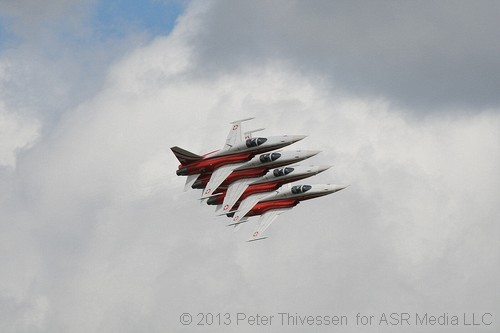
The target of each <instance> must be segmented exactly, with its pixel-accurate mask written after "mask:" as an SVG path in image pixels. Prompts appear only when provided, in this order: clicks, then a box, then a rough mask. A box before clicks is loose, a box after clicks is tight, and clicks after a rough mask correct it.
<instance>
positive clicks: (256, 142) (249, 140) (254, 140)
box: [245, 138, 267, 148]
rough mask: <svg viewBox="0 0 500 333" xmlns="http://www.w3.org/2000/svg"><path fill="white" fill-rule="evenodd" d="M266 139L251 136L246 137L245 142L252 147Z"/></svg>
mask: <svg viewBox="0 0 500 333" xmlns="http://www.w3.org/2000/svg"><path fill="white" fill-rule="evenodd" d="M266 141H267V139H266V138H253V139H248V140H247V141H246V142H245V143H246V145H247V147H248V148H252V147H257V146H260V145H261V144H263V143H264V142H266Z"/></svg>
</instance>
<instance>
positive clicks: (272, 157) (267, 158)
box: [259, 153, 281, 163]
mask: <svg viewBox="0 0 500 333" xmlns="http://www.w3.org/2000/svg"><path fill="white" fill-rule="evenodd" d="M280 157H281V154H280V153H268V154H262V155H260V157H259V159H260V161H261V162H262V163H268V162H272V161H276V160H277V159H278V158H280Z"/></svg>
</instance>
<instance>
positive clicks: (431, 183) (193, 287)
mask: <svg viewBox="0 0 500 333" xmlns="http://www.w3.org/2000/svg"><path fill="white" fill-rule="evenodd" d="M196 10H197V8H191V9H189V10H188V13H187V15H186V16H185V17H184V18H183V19H182V20H181V21H180V23H179V25H178V26H177V27H176V30H175V31H174V32H173V33H172V34H171V35H169V36H168V37H161V38H157V39H156V40H155V41H153V42H152V43H151V44H149V45H146V46H144V47H142V48H138V49H136V50H135V51H134V52H133V53H131V54H130V55H128V56H125V57H124V58H123V59H122V60H121V61H120V62H118V63H116V64H115V65H114V66H113V68H112V69H110V72H109V75H108V78H107V81H106V83H105V84H104V86H103V88H102V89H101V90H100V92H99V93H98V94H97V95H96V96H95V97H94V98H92V99H89V100H87V101H85V102H84V103H82V104H80V105H79V106H78V107H77V108H75V109H72V110H70V111H69V112H67V113H64V114H63V116H62V117H61V119H60V121H59V122H58V123H57V125H55V126H54V130H53V131H52V132H50V133H44V135H45V137H44V138H43V140H40V141H39V142H38V143H37V144H35V145H34V146H33V147H32V148H31V149H30V150H29V151H26V152H25V153H24V154H22V156H21V157H20V158H19V161H18V164H17V166H16V170H15V174H12V173H8V174H0V180H1V181H2V182H3V183H6V184H8V185H9V186H7V187H5V188H4V187H2V189H1V190H0V191H2V195H1V196H0V198H2V201H0V205H1V206H2V209H1V210H0V212H1V213H0V214H1V215H0V220H1V224H0V227H1V231H2V232H1V233H0V244H1V247H2V249H1V251H0V261H1V262H2V265H0V286H1V287H0V306H1V308H2V309H4V310H5V311H1V312H4V313H9V314H10V315H9V316H8V317H5V318H3V317H2V325H4V326H3V327H4V328H6V330H10V331H20V328H22V331H28V332H29V331H33V332H38V331H42V332H45V331H47V332H48V331H50V332H67V331H70V332H89V331H100V332H115V331H121V332H141V331H144V332H163V331H165V330H174V331H176V330H181V329H182V330H186V331H189V329H191V330H193V331H194V330H197V327H194V326H192V327H182V326H181V325H180V324H179V321H178V320H179V319H178V317H179V315H180V314H181V313H182V312H191V313H193V314H195V313H197V312H199V311H211V312H223V313H224V312H227V311H230V312H233V313H234V312H238V311H245V312H248V313H266V312H268V313H277V312H282V311H289V312H292V313H295V312H299V313H301V314H320V315H324V314H333V313H346V314H348V315H352V314H355V313H356V312H358V311H365V312H372V313H380V312H383V311H421V312H422V311H423V312H432V311H436V312H437V313H438V314H441V313H442V312H453V311H457V312H460V313H461V312H472V311H488V312H492V313H495V314H500V311H499V310H500V308H499V307H498V302H497V300H498V296H499V294H498V288H496V284H497V283H496V281H497V280H498V277H499V275H500V271H499V266H498V265H497V264H495V263H498V262H499V260H500V257H499V253H498V245H497V244H498V241H497V239H496V235H498V231H499V227H498V225H497V224H496V223H495V220H494V219H495V217H496V216H498V215H499V210H498V207H497V205H496V203H495V198H498V196H499V195H500V193H499V191H500V186H498V185H499V178H498V176H497V175H496V172H495V171H496V170H497V169H498V167H499V164H500V156H499V152H500V150H499V149H498V145H499V141H500V138H499V137H498V134H497V129H498V128H499V122H500V119H499V118H500V117H499V116H498V112H482V113H479V114H476V115H462V116H457V117H455V118H445V117H428V118H426V119H420V120H413V119H408V118H405V114H406V113H405V112H400V110H397V109H394V107H393V106H392V105H391V103H390V102H389V101H385V100H370V99H360V98H357V97H356V96H347V95H341V94H334V93H332V92H331V91H330V90H329V89H328V88H327V86H326V85H325V81H324V80H323V78H322V77H321V76H305V75H304V74H303V73H300V72H298V71H296V70H294V69H293V68H292V67H290V66H289V65H287V64H286V63H282V62H279V61H276V62H271V63H266V64H260V65H258V66H257V65H256V66H255V67H253V68H252V69H251V70H250V69H245V70H241V71H234V72H230V73H226V74H223V75H222V74H221V75H218V76H215V77H211V78H207V77H205V76H202V75H199V74H200V73H198V72H196V68H197V67H196V66H194V64H193V61H192V58H191V56H192V55H193V53H194V52H195V50H193V49H192V48H191V46H190V44H189V41H190V40H191V37H192V35H191V34H193V33H197V30H196V29H197V28H196V24H198V21H197V15H200V13H199V12H197V11H196ZM193 11H194V12H193ZM193 26H194V27H195V28H193ZM201 28H202V27H200V29H201ZM247 115H253V116H256V117H257V119H255V120H254V121H252V123H248V126H252V127H253V126H255V127H266V128H267V129H266V134H269V135H277V134H282V133H290V134H308V135H309V137H308V138H307V139H305V140H303V141H302V142H300V143H299V144H297V145H296V146H297V147H301V148H308V149H317V148H320V149H322V150H323V152H322V153H321V154H320V155H318V156H316V157H314V158H313V159H311V160H310V163H317V164H325V163H332V164H334V168H333V169H332V170H330V171H327V172H325V173H323V174H321V175H319V176H317V177H316V179H311V182H312V181H314V182H328V181H333V182H338V183H350V184H352V186H351V187H349V188H348V189H346V190H344V191H341V192H339V193H336V194H334V195H331V196H329V197H325V198H320V199H318V200H312V201H310V202H304V203H301V204H300V205H298V206H297V207H296V208H295V209H294V210H293V212H289V213H287V214H284V215H282V216H281V217H280V218H279V220H278V221H277V222H276V223H275V224H273V226H272V227H271V229H270V230H269V235H270V238H269V239H268V240H266V241H265V242H260V243H255V244H247V243H245V242H244V240H246V239H247V236H248V234H249V231H250V229H249V227H248V226H247V227H246V228H245V227H244V228H242V230H241V231H240V232H238V233H233V232H231V230H228V228H226V227H225V226H224V222H226V221H224V219H223V218H214V217H212V215H211V214H212V208H211V207H207V206H200V205H199V204H198V202H197V200H196V199H197V198H198V193H196V192H194V191H190V192H187V193H183V192H182V188H183V184H184V179H183V178H182V177H177V176H176V175H175V169H176V167H177V161H176V160H175V158H174V157H173V155H172V154H171V152H170V151H169V149H168V148H169V147H170V146H173V145H179V146H181V147H184V148H186V149H189V150H192V151H193V152H195V153H204V152H207V151H209V150H211V149H217V148H219V147H220V146H222V144H223V142H224V139H225V135H226V131H227V126H228V124H227V123H228V122H229V121H231V120H234V119H240V118H243V117H245V116H247ZM21 128H22V127H21ZM15 133H16V134H15V135H14V137H15V136H19V137H23V138H24V136H22V135H21V134H20V132H19V130H16V131H15ZM9 137H11V135H9ZM26 137H27V136H26ZM21 141H23V140H21V139H19V142H21ZM24 141H29V140H28V139H24ZM16 142H17V141H16ZM17 146H18V147H20V146H19V144H17ZM5 191H9V194H10V195H8V196H7V195H6V192H5ZM205 329H206V331H214V332H215V331H217V332H220V331H228V332H229V331H231V332H232V331H234V330H235V327H234V326H232V327H222V328H221V327H205ZM289 329H290V328H289V327H280V326H273V328H272V330H273V331H283V332H285V331H289ZM464 329H465V328H464V327H461V328H458V329H456V330H455V329H454V330H453V331H454V332H455V331H456V332H460V331H463V330H464ZM488 329H489V328H488ZM238 330H239V331H242V332H246V331H252V330H254V328H253V327H249V326H244V327H239V328H238ZM314 331H316V329H315V330H314ZM345 331H346V332H349V331H352V332H354V331H358V329H357V327H356V326H354V325H350V326H349V327H348V328H347V329H345ZM371 331H383V330H379V327H374V328H373V330H371ZM406 331H408V332H411V331H419V328H415V327H412V328H410V329H409V330H406ZM429 331H433V328H429ZM485 331H487V330H485Z"/></svg>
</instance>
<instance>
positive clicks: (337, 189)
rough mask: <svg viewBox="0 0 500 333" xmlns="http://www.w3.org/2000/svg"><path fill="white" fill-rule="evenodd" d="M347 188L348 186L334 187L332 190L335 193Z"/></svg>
mask: <svg viewBox="0 0 500 333" xmlns="http://www.w3.org/2000/svg"><path fill="white" fill-rule="evenodd" d="M349 186H350V185H334V189H335V192H337V191H340V190H343V189H345V188H347V187H349Z"/></svg>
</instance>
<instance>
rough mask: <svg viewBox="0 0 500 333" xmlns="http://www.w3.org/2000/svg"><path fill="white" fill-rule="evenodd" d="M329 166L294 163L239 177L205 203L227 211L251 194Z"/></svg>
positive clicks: (268, 189) (302, 177)
mask: <svg viewBox="0 0 500 333" xmlns="http://www.w3.org/2000/svg"><path fill="white" fill-rule="evenodd" d="M329 168H331V166H330V165H322V166H305V165H294V166H288V167H284V168H280V169H274V170H273V172H271V173H269V174H267V175H265V176H262V177H259V178H244V179H240V180H237V181H235V182H233V183H231V184H230V185H229V187H228V188H227V190H226V191H224V192H222V193H220V194H219V195H214V196H212V197H210V198H209V199H208V201H207V204H209V205H219V206H217V210H219V209H222V213H228V212H230V211H231V208H233V206H234V205H235V204H237V203H238V202H240V201H242V200H244V199H245V198H247V197H249V196H251V195H253V194H257V193H264V195H267V194H268V192H272V191H275V190H277V189H278V188H280V187H281V186H282V185H284V184H288V183H292V182H295V181H298V180H302V179H305V178H308V177H312V176H314V175H317V174H319V173H320V172H323V171H325V170H327V169H329Z"/></svg>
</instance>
